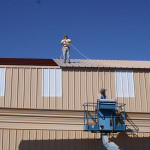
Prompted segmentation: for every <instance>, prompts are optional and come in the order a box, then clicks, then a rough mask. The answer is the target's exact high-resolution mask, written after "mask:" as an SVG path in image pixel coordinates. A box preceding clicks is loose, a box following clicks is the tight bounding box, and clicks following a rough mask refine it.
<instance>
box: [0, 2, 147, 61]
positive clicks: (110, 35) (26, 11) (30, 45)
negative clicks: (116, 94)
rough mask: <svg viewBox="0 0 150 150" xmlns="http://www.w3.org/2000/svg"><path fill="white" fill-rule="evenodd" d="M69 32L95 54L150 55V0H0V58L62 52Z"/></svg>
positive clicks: (75, 55) (73, 55) (127, 57)
mask: <svg viewBox="0 0 150 150" xmlns="http://www.w3.org/2000/svg"><path fill="white" fill-rule="evenodd" d="M64 34H67V35H68V36H69V38H70V39H71V40H72V44H73V45H74V46H76V48H78V50H80V51H81V52H82V53H83V54H85V55H86V56H87V57H89V58H90V59H119V60H150V0H65V1H64V0H0V51H1V54H0V57H1V58H59V57H60V55H61V45H60V41H61V40H62V38H63V35H64ZM71 58H73V59H74V58H76V59H82V58H83V57H82V56H80V55H79V54H78V53H77V52H76V51H75V50H74V49H73V48H71Z"/></svg>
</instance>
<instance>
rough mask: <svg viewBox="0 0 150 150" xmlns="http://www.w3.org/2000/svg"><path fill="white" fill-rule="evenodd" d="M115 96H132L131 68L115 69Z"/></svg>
mask: <svg viewBox="0 0 150 150" xmlns="http://www.w3.org/2000/svg"><path fill="white" fill-rule="evenodd" d="M115 80H116V95H117V97H134V80H133V71H132V70H116V71H115Z"/></svg>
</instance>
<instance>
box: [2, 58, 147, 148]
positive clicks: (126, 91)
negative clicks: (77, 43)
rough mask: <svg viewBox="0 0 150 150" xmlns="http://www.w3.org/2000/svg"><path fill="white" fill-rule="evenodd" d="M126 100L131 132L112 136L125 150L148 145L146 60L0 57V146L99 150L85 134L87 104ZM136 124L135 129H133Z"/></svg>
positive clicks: (96, 137) (96, 141)
mask: <svg viewBox="0 0 150 150" xmlns="http://www.w3.org/2000/svg"><path fill="white" fill-rule="evenodd" d="M101 88H106V89H107V93H106V94H107V97H108V98H110V99H117V100H118V102H123V103H125V104H126V113H127V115H128V117H129V118H130V121H132V123H131V122H128V121H126V124H127V127H128V128H129V129H132V130H133V131H132V132H126V133H117V134H110V139H111V141H114V142H115V143H117V144H118V145H119V147H121V148H122V149H124V150H130V149H132V150H137V149H138V150H141V149H142V150H148V149H149V147H150V105H149V102H150V99H149V97H150V61H119V60H81V59H74V60H71V63H70V64H67V63H63V61H62V60H59V59H54V60H53V59H10V58H8V59H6V58H1V59H0V150H70V149H73V150H82V149H84V150H85V149H86V150H91V149H92V150H98V149H104V147H103V145H102V142H101V139H100V134H98V133H97V134H96V133H88V132H83V107H82V105H83V104H84V103H85V102H96V101H97V94H98V93H99V90H100V89H101ZM136 128H139V131H138V132H137V131H136V130H135V129H136Z"/></svg>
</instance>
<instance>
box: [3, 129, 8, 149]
mask: <svg viewBox="0 0 150 150" xmlns="http://www.w3.org/2000/svg"><path fill="white" fill-rule="evenodd" d="M9 144H10V138H9V130H7V129H5V130H3V144H2V145H3V149H2V150H9Z"/></svg>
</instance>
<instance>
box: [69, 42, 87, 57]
mask: <svg viewBox="0 0 150 150" xmlns="http://www.w3.org/2000/svg"><path fill="white" fill-rule="evenodd" d="M70 45H71V46H72V47H73V48H74V49H75V50H76V51H77V52H78V53H79V54H80V55H81V56H83V57H84V58H86V59H89V58H88V57H86V56H85V55H84V54H83V53H81V52H80V51H79V50H78V49H77V48H76V47H75V46H74V45H73V44H70Z"/></svg>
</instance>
